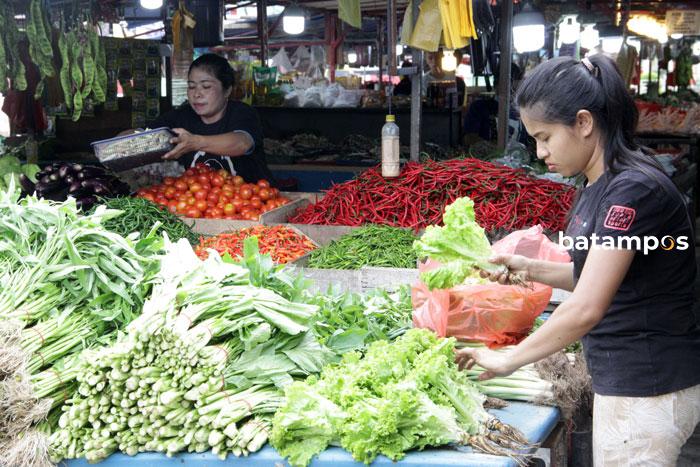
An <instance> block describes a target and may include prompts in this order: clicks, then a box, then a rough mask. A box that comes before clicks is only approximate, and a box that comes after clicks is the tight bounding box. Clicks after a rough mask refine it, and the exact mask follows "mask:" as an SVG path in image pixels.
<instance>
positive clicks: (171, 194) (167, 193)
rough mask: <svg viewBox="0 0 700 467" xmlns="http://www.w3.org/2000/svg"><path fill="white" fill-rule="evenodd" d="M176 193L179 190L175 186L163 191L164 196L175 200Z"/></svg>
mask: <svg viewBox="0 0 700 467" xmlns="http://www.w3.org/2000/svg"><path fill="white" fill-rule="evenodd" d="M175 193H177V190H176V189H175V187H174V186H168V187H167V188H166V189H165V190H163V194H164V195H165V197H166V198H168V199H173V198H174V197H175Z"/></svg>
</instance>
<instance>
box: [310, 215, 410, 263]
mask: <svg viewBox="0 0 700 467" xmlns="http://www.w3.org/2000/svg"><path fill="white" fill-rule="evenodd" d="M416 239H417V237H416V236H415V235H414V234H413V232H412V231H410V230H407V229H401V228H398V227H390V226H386V225H366V226H363V227H360V228H359V229H357V230H354V231H353V232H351V233H349V234H346V235H343V236H342V237H340V238H339V239H338V240H335V241H333V242H331V243H330V244H329V245H327V246H325V247H323V248H320V249H318V250H314V251H313V252H311V256H310V258H309V263H308V265H309V267H313V268H319V269H360V268H362V267H363V266H378V267H391V268H415V267H416V262H417V258H416V255H415V253H414V252H413V242H414V241H415V240H416Z"/></svg>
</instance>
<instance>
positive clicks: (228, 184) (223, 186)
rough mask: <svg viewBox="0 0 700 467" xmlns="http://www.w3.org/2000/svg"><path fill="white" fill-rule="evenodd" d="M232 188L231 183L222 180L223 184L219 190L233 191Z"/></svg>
mask: <svg viewBox="0 0 700 467" xmlns="http://www.w3.org/2000/svg"><path fill="white" fill-rule="evenodd" d="M233 189H234V185H233V183H229V182H224V184H223V185H221V190H222V191H223V190H229V191H233Z"/></svg>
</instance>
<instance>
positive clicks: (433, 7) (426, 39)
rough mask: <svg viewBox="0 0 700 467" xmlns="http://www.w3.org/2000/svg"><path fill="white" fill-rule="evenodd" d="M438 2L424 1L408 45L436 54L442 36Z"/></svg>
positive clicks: (433, 0) (434, 0) (438, 0)
mask: <svg viewBox="0 0 700 467" xmlns="http://www.w3.org/2000/svg"><path fill="white" fill-rule="evenodd" d="M439 2H440V0H424V1H423V3H421V5H420V7H419V8H420V14H419V15H418V21H417V22H416V26H415V28H413V33H412V34H411V41H410V42H409V45H410V46H411V47H415V48H418V49H421V50H425V51H428V52H437V50H438V47H439V46H440V35H441V34H442V18H441V17H440V6H439Z"/></svg>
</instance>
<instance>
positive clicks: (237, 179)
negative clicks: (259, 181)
mask: <svg viewBox="0 0 700 467" xmlns="http://www.w3.org/2000/svg"><path fill="white" fill-rule="evenodd" d="M244 183H245V180H243V177H241V176H240V175H236V176H235V177H233V184H234V185H236V186H241V185H243V184H244Z"/></svg>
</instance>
